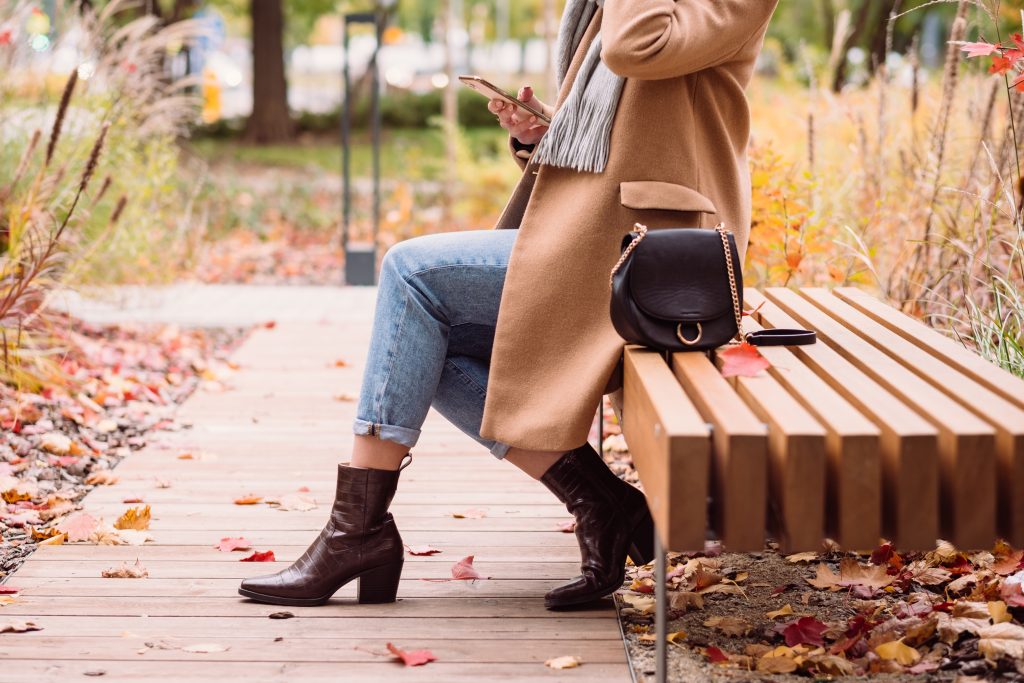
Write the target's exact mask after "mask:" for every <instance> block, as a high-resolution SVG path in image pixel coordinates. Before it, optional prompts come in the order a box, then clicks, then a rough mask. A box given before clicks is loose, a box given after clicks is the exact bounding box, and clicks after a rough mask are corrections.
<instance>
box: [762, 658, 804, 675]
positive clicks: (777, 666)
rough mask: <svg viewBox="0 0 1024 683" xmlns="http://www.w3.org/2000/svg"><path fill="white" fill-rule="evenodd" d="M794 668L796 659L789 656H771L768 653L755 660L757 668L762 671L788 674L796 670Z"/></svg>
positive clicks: (795, 667)
mask: <svg viewBox="0 0 1024 683" xmlns="http://www.w3.org/2000/svg"><path fill="white" fill-rule="evenodd" d="M796 669H797V663H796V660H795V659H790V658H789V657H772V656H771V655H769V656H766V657H761V658H760V659H758V660H757V670H758V671H761V672H762V673H771V674H788V673H792V672H794V671H796Z"/></svg>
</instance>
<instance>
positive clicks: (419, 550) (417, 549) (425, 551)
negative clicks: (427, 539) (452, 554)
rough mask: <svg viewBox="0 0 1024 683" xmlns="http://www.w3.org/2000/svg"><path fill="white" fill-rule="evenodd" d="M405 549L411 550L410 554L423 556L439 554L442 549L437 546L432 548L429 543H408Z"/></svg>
mask: <svg viewBox="0 0 1024 683" xmlns="http://www.w3.org/2000/svg"><path fill="white" fill-rule="evenodd" d="M405 549H406V550H407V551H409V554H410V555H416V556H422V555H437V554H438V553H440V552H441V551H440V550H438V549H437V548H432V547H431V546H429V545H407V546H405Z"/></svg>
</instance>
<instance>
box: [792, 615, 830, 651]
mask: <svg viewBox="0 0 1024 683" xmlns="http://www.w3.org/2000/svg"><path fill="white" fill-rule="evenodd" d="M826 630H828V626H826V625H825V624H823V623H821V622H820V621H818V620H817V619H815V618H814V617H800V618H799V619H797V620H796V621H792V622H790V623H789V625H788V626H786V628H785V629H784V630H783V631H782V635H783V636H785V637H786V645H788V646H789V647H795V646H797V645H800V644H807V645H819V646H820V645H824V644H825V641H824V640H822V639H821V634H822V633H824V632H825V631H826Z"/></svg>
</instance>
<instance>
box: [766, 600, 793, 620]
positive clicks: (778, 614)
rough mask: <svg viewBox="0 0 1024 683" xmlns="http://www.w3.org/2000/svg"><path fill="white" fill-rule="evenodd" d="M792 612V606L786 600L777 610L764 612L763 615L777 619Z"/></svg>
mask: <svg viewBox="0 0 1024 683" xmlns="http://www.w3.org/2000/svg"><path fill="white" fill-rule="evenodd" d="M792 614H793V606H792V605H790V604H789V603H788V602H787V603H786V604H785V605H784V606H782V607H780V608H779V609H777V610H772V611H771V612H767V613H765V616H766V617H768V618H769V619H778V618H779V617H788V616H790V615H792Z"/></svg>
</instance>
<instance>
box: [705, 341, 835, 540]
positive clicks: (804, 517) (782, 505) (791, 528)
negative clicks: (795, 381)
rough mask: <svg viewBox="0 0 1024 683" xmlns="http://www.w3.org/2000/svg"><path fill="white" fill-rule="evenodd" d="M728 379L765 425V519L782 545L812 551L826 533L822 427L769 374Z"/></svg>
mask: <svg viewBox="0 0 1024 683" xmlns="http://www.w3.org/2000/svg"><path fill="white" fill-rule="evenodd" d="M722 362H723V361H722V359H721V358H716V363H717V365H718V367H719V369H721V366H722ZM727 381H728V382H729V383H730V384H732V386H733V388H734V389H735V390H736V393H737V394H738V395H739V396H740V398H742V399H743V400H744V401H745V402H746V403H747V405H748V406H750V408H751V410H753V411H754V414H755V415H756V416H757V417H758V418H759V419H760V420H761V421H762V422H764V423H766V424H767V425H768V485H769V486H768V490H769V498H768V501H769V503H768V509H769V511H770V512H771V518H770V520H769V521H770V524H771V528H772V530H773V531H774V533H775V535H776V537H777V539H778V541H779V544H780V546H781V547H782V549H783V551H784V552H796V551H798V550H816V549H817V548H819V547H820V546H821V541H822V539H823V538H824V537H825V429H824V428H823V427H822V426H821V425H820V424H819V423H818V421H817V420H816V419H815V418H814V417H813V416H812V415H811V414H810V413H809V412H807V410H806V409H804V407H803V406H802V405H800V403H799V402H798V401H797V400H796V399H795V398H794V397H793V396H792V395H790V394H789V393H788V392H787V391H786V390H785V389H784V388H783V386H782V385H781V384H780V383H779V382H778V381H776V380H775V378H774V377H772V376H771V375H770V374H767V373H760V374H758V376H756V377H732V378H729V379H728V380H727Z"/></svg>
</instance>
